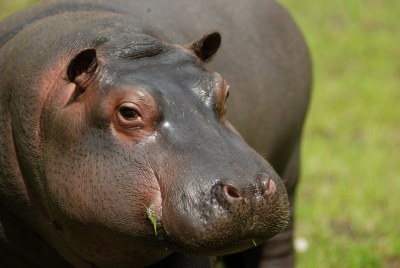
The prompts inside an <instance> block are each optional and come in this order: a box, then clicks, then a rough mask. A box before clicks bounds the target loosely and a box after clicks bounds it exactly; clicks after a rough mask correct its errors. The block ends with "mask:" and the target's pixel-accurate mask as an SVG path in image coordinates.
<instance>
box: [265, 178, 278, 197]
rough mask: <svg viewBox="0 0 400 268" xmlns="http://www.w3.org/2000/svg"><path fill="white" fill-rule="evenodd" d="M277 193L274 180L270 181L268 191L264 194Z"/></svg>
mask: <svg viewBox="0 0 400 268" xmlns="http://www.w3.org/2000/svg"><path fill="white" fill-rule="evenodd" d="M275 192H276V185H275V182H274V181H273V180H272V179H270V180H269V182H268V186H267V189H266V191H265V192H264V193H265V194H272V193H275Z"/></svg>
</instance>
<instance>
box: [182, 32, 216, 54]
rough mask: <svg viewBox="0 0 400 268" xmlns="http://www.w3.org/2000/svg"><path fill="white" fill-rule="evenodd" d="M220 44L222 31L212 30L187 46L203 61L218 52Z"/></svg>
mask: <svg viewBox="0 0 400 268" xmlns="http://www.w3.org/2000/svg"><path fill="white" fill-rule="evenodd" d="M220 45H221V35H220V33H219V32H212V33H209V34H206V35H204V36H203V37H201V38H200V39H198V40H196V41H194V42H192V43H191V44H190V45H188V46H187V48H189V49H190V50H192V51H193V52H194V53H195V54H196V55H197V56H198V57H199V58H200V59H201V60H202V61H208V60H210V59H211V57H212V56H213V55H214V54H215V53H216V52H217V50H218V48H219V46H220Z"/></svg>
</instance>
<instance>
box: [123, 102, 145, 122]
mask: <svg viewBox="0 0 400 268" xmlns="http://www.w3.org/2000/svg"><path fill="white" fill-rule="evenodd" d="M117 119H118V122H119V123H120V124H122V125H125V126H128V127H140V126H141V115H140V109H139V107H137V106H136V105H135V104H133V103H131V102H126V103H123V104H121V105H120V106H119V107H118V109H117Z"/></svg>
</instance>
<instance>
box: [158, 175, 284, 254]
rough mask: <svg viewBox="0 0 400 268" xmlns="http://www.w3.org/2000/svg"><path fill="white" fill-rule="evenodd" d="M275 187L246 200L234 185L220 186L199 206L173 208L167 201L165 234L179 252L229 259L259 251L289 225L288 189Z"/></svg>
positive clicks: (198, 199) (188, 203)
mask: <svg viewBox="0 0 400 268" xmlns="http://www.w3.org/2000/svg"><path fill="white" fill-rule="evenodd" d="M272 184H273V187H271V188H270V189H272V188H273V190H274V192H273V193H267V194H265V193H260V192H254V193H253V194H250V193H249V194H247V195H246V196H245V195H244V194H243V193H242V192H239V190H237V189H236V188H234V187H233V186H231V184H226V183H224V184H220V183H216V184H214V186H212V187H211V189H210V190H209V191H208V192H209V193H211V194H210V195H206V194H201V195H199V196H201V198H197V199H196V198H194V200H197V201H198V202H197V203H193V201H192V202H190V201H187V202H179V203H178V204H176V203H175V204H174V205H173V206H171V203H168V202H165V200H163V206H162V220H161V222H160V223H161V224H162V228H163V231H165V234H166V235H167V237H168V239H169V240H172V241H171V242H173V244H174V248H176V250H177V251H182V252H186V253H188V254H194V255H204V256H207V255H208V256H209V255H226V254H232V253H236V252H239V251H243V250H246V249H249V248H252V247H255V246H257V245H259V244H261V243H263V242H265V241H266V240H268V239H269V238H271V237H273V236H274V235H276V234H277V233H279V232H280V231H281V230H282V229H283V228H284V227H285V226H286V224H287V223H288V221H289V210H288V199H287V195H286V192H285V188H284V186H283V184H282V183H281V182H280V181H278V182H277V183H276V185H275V183H272ZM227 185H228V186H229V187H227ZM249 191H252V190H249ZM226 195H228V197H227V196H226ZM250 196H251V197H250ZM231 199H232V200H231ZM178 200H180V201H182V200H184V199H183V198H179V199H178ZM200 200H201V201H200Z"/></svg>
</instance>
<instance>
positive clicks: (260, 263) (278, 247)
mask: <svg viewBox="0 0 400 268" xmlns="http://www.w3.org/2000/svg"><path fill="white" fill-rule="evenodd" d="M299 167H300V145H299V143H297V145H296V146H295V148H294V149H293V150H292V153H291V156H290V157H289V159H288V161H287V164H286V166H285V168H284V170H283V171H282V172H278V173H279V175H280V176H281V178H283V179H284V181H285V185H286V190H287V193H288V196H289V202H290V221H289V224H288V225H287V226H286V227H285V229H284V230H283V231H282V232H280V233H279V234H277V235H276V236H274V237H273V238H271V239H270V240H268V241H267V242H266V243H264V244H263V245H262V246H259V247H257V248H254V249H251V250H248V251H246V252H243V253H239V254H233V255H228V256H225V257H224V258H223V260H224V264H225V268H230V267H232V268H233V267H244V268H255V267H258V268H275V267H276V268H291V267H294V248H293V231H294V230H293V227H294V208H295V203H294V202H295V191H296V185H297V182H298V179H299V173H300V172H299V171H300V169H299Z"/></svg>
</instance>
